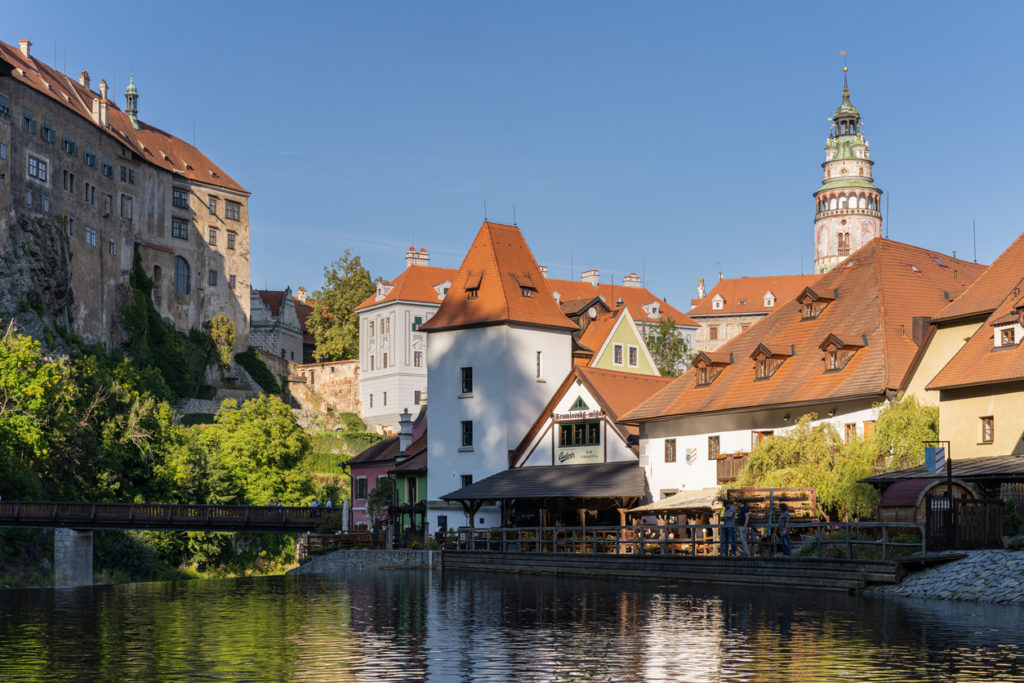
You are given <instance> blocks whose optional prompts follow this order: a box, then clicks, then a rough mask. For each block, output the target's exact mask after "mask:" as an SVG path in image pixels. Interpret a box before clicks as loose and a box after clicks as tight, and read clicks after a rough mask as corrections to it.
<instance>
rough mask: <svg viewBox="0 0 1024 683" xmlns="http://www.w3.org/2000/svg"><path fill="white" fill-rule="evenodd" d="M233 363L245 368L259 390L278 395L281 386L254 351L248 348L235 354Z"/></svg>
mask: <svg viewBox="0 0 1024 683" xmlns="http://www.w3.org/2000/svg"><path fill="white" fill-rule="evenodd" d="M235 361H236V362H237V363H238V364H239V365H241V366H242V367H243V368H245V371H246V372H248V373H249V376H250V377H252V378H253V379H254V380H255V381H256V383H257V384H259V385H260V388H261V389H263V391H265V392H266V393H268V394H280V393H281V385H280V384H278V383H277V379H276V378H275V377H274V373H272V372H271V371H270V369H269V368H268V367H267V364H266V363H264V362H263V359H262V358H260V354H259V353H257V352H256V349H254V348H253V347H251V346H250V347H249V348H248V349H246V350H245V351H242V352H241V353H237V354H235Z"/></svg>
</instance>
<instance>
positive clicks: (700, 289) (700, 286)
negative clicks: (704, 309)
mask: <svg viewBox="0 0 1024 683" xmlns="http://www.w3.org/2000/svg"><path fill="white" fill-rule="evenodd" d="M707 295H708V292H707V290H706V289H704V278H702V277H699V278H697V298H698V299H703V298H704V297H706V296H707Z"/></svg>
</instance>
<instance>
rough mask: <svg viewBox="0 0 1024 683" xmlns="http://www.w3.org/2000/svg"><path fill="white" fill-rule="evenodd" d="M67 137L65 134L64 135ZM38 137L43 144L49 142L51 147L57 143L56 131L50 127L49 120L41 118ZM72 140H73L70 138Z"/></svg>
mask: <svg viewBox="0 0 1024 683" xmlns="http://www.w3.org/2000/svg"><path fill="white" fill-rule="evenodd" d="M64 136H65V137H67V133H65V134H64ZM39 137H41V138H42V139H43V140H44V141H45V142H49V143H50V144H51V145H52V144H53V143H55V142H57V131H55V130H54V129H53V127H52V126H51V125H50V119H48V118H46V117H45V116H44V117H43V128H42V130H40V131H39ZM72 140H74V138H72Z"/></svg>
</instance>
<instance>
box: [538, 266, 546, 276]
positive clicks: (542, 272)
mask: <svg viewBox="0 0 1024 683" xmlns="http://www.w3.org/2000/svg"><path fill="white" fill-rule="evenodd" d="M537 268H538V269H539V270H540V274H541V275H543V276H544V277H547V276H548V267H547V266H537Z"/></svg>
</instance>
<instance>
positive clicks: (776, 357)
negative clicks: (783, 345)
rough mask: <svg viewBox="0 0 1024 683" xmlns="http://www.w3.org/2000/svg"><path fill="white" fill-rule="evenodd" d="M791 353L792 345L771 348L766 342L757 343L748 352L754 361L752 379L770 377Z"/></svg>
mask: <svg viewBox="0 0 1024 683" xmlns="http://www.w3.org/2000/svg"><path fill="white" fill-rule="evenodd" d="M792 355H793V347H792V346H790V347H789V348H788V349H771V348H769V347H768V345H767V344H764V343H761V344H758V345H757V346H756V347H755V348H754V351H753V352H752V353H751V354H750V358H751V359H752V360H753V361H754V379H759V380H760V379H768V378H770V377H771V376H772V375H774V374H775V372H776V370H778V369H779V368H780V367H781V366H782V364H783V363H784V362H785V360H786V359H787V358H789V357H790V356H792Z"/></svg>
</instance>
